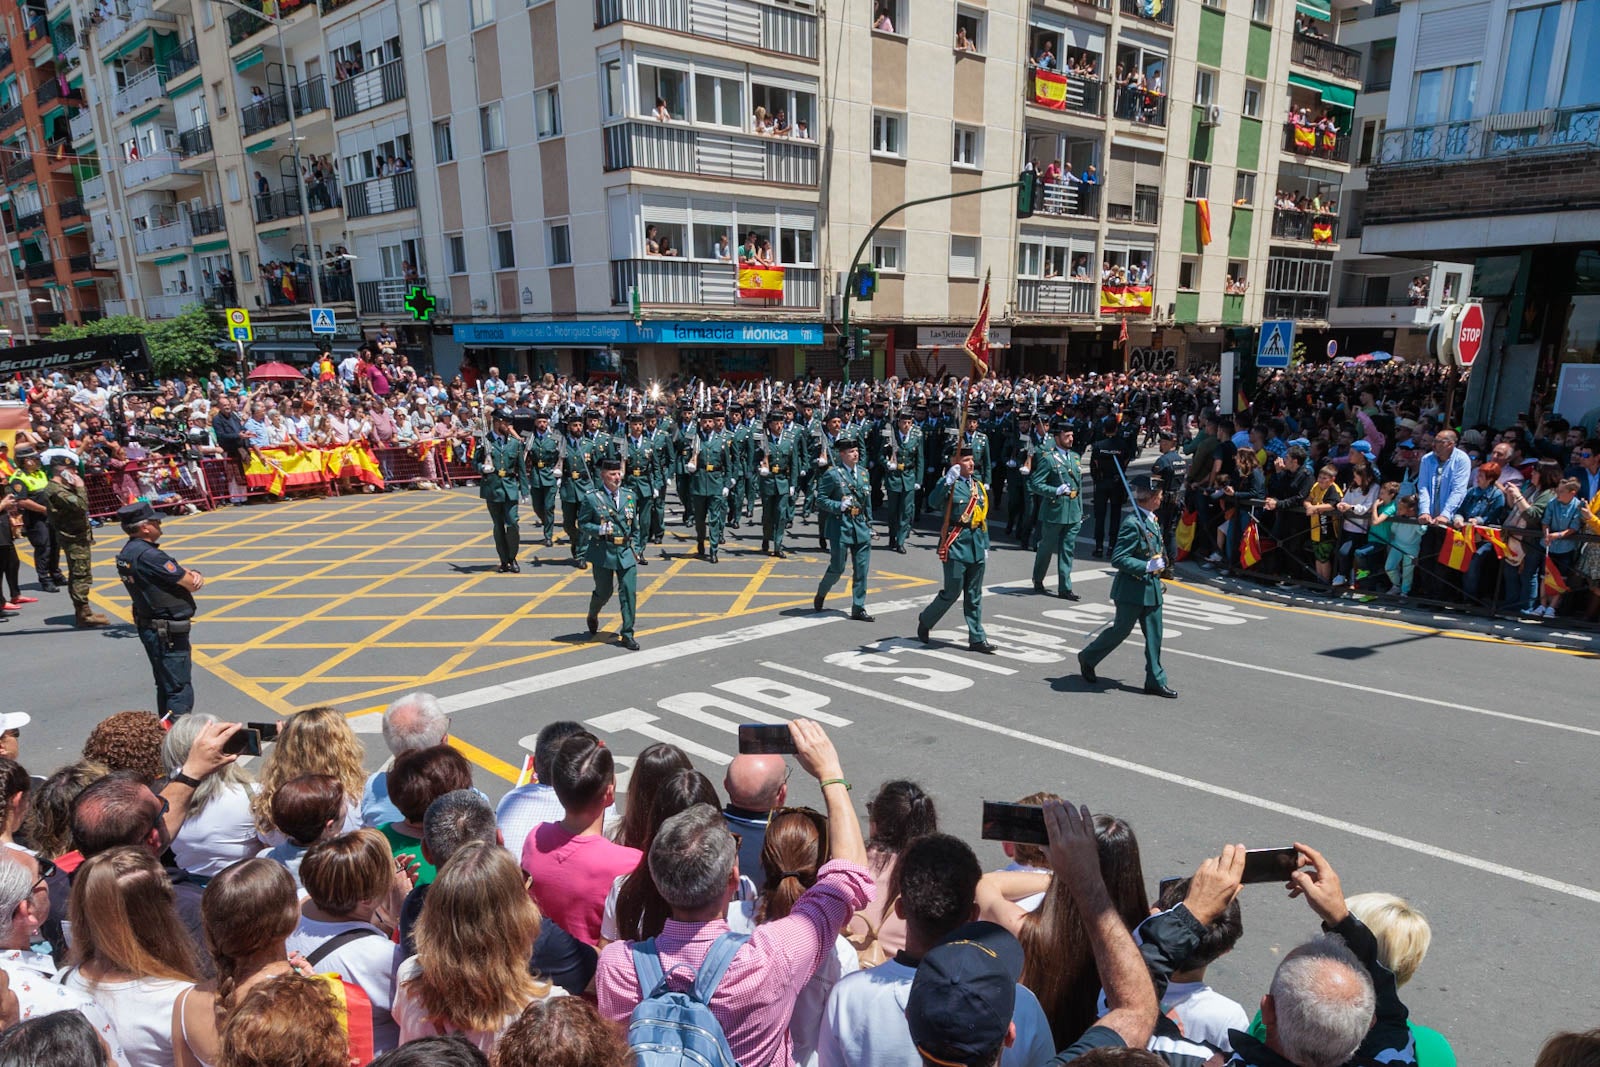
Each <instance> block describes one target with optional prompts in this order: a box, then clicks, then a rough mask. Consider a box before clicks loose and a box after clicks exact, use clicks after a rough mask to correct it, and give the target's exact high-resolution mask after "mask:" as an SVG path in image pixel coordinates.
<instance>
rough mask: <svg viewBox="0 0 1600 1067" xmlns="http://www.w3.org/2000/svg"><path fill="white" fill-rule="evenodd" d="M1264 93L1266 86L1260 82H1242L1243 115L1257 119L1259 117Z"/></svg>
mask: <svg viewBox="0 0 1600 1067" xmlns="http://www.w3.org/2000/svg"><path fill="white" fill-rule="evenodd" d="M1265 95H1266V87H1265V86H1263V85H1262V84H1261V83H1260V82H1252V81H1247V82H1245V83H1244V109H1243V110H1244V117H1245V118H1247V119H1258V118H1260V117H1261V101H1262V99H1263V97H1264V96H1265Z"/></svg>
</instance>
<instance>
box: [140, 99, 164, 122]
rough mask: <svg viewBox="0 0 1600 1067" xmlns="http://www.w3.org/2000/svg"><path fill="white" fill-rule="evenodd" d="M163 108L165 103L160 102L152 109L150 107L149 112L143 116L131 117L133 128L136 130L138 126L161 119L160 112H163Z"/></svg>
mask: <svg viewBox="0 0 1600 1067" xmlns="http://www.w3.org/2000/svg"><path fill="white" fill-rule="evenodd" d="M165 108H166V101H164V100H162V101H158V102H157V103H156V105H155V106H154V107H152V108H151V109H150V110H149V111H146V112H145V113H144V114H142V115H135V116H133V123H132V125H133V128H134V129H138V128H139V127H140V126H143V125H146V124H147V123H151V122H154V121H155V120H156V119H158V118H160V117H161V112H162V111H163V110H165Z"/></svg>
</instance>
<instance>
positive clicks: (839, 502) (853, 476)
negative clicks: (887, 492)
mask: <svg viewBox="0 0 1600 1067" xmlns="http://www.w3.org/2000/svg"><path fill="white" fill-rule="evenodd" d="M836 447H837V448H838V450H839V462H838V463H837V464H834V465H832V466H830V467H829V468H828V469H827V470H826V471H825V472H823V474H822V476H821V484H820V485H819V486H818V487H817V494H816V495H817V510H818V512H819V513H820V514H821V515H822V518H823V531H824V536H825V537H826V538H827V539H828V540H829V541H830V542H831V543H832V544H833V550H832V555H831V556H830V557H829V559H828V569H827V570H826V571H824V572H823V575H822V581H821V583H820V584H818V586H817V595H816V596H815V597H813V598H812V601H811V603H812V607H814V608H815V609H816V610H817V611H821V610H822V603H823V601H824V600H826V599H827V598H828V590H830V589H832V588H833V587H834V584H835V583H836V582H838V580H839V578H840V577H841V576H842V575H843V574H844V568H845V562H846V560H847V559H848V561H849V563H850V568H851V570H850V617H851V618H852V619H855V620H856V621H857V622H871V621H873V620H872V616H871V615H868V614H867V566H868V564H869V563H870V562H871V559H872V526H871V525H870V523H869V522H868V516H867V505H868V504H869V503H871V497H870V495H869V494H870V493H871V492H872V485H871V482H870V481H869V480H868V478H867V472H866V471H865V470H864V469H862V468H861V466H860V465H859V464H858V463H857V460H859V459H860V458H861V445H860V443H859V442H857V441H856V440H855V439H853V438H848V437H843V438H840V439H839V440H838V442H837V443H836Z"/></svg>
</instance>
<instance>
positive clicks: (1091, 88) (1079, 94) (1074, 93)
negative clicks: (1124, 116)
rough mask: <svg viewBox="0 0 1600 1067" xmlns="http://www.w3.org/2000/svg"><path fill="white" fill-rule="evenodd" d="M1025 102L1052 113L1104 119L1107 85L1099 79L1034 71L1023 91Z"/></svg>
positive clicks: (1048, 71)
mask: <svg viewBox="0 0 1600 1067" xmlns="http://www.w3.org/2000/svg"><path fill="white" fill-rule="evenodd" d="M1022 98H1023V99H1024V100H1026V101H1027V102H1028V103H1030V104H1037V105H1038V106H1039V107H1043V108H1048V109H1050V110H1051V111H1070V112H1072V113H1074V114H1077V115H1092V116H1094V117H1095V118H1102V117H1104V115H1105V113H1106V83H1105V81H1104V80H1103V79H1100V78H1084V77H1080V76H1078V75H1076V74H1061V73H1057V72H1056V71H1050V70H1037V69H1035V70H1034V71H1033V72H1032V76H1031V77H1029V78H1028V79H1027V84H1026V85H1025V86H1024V87H1023V96H1022Z"/></svg>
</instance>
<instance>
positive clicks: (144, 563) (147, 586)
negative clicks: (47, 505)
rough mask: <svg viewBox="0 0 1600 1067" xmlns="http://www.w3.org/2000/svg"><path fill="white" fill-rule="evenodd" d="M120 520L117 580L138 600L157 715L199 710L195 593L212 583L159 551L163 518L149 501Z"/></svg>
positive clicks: (136, 615)
mask: <svg viewBox="0 0 1600 1067" xmlns="http://www.w3.org/2000/svg"><path fill="white" fill-rule="evenodd" d="M117 522H119V523H120V524H121V525H122V532H123V533H125V534H127V535H128V543H127V544H125V545H123V546H122V551H121V552H118V553H117V577H119V578H121V579H122V584H123V586H124V587H125V588H126V589H127V590H128V597H129V599H131V600H132V601H133V625H134V628H135V629H137V630H138V631H139V643H140V644H142V645H143V646H144V652H145V656H146V657H148V658H149V660H150V669H151V671H152V672H153V673H154V674H155V681H156V714H158V715H160V716H161V717H163V718H165V717H166V716H167V715H168V714H169V713H170V714H172V715H174V716H178V715H187V714H189V712H191V711H193V710H194V683H193V681H192V678H193V663H192V662H191V660H190V648H189V632H190V630H191V629H192V627H193V621H192V620H193V619H194V612H195V605H194V594H195V593H198V592H199V591H200V589H201V588H202V587H203V586H204V585H205V581H206V580H205V578H204V577H202V576H201V574H200V572H199V571H196V570H189V569H187V568H185V567H182V566H180V565H179V563H178V561H177V560H175V559H173V558H172V557H171V556H169V555H167V554H166V553H165V552H163V551H161V549H160V548H159V547H157V545H158V542H160V540H161V515H160V514H159V513H158V512H157V511H156V509H155V508H153V507H151V506H150V502H149V501H148V500H138V501H135V502H133V503H132V504H124V505H123V506H122V507H121V508H118V509H117Z"/></svg>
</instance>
